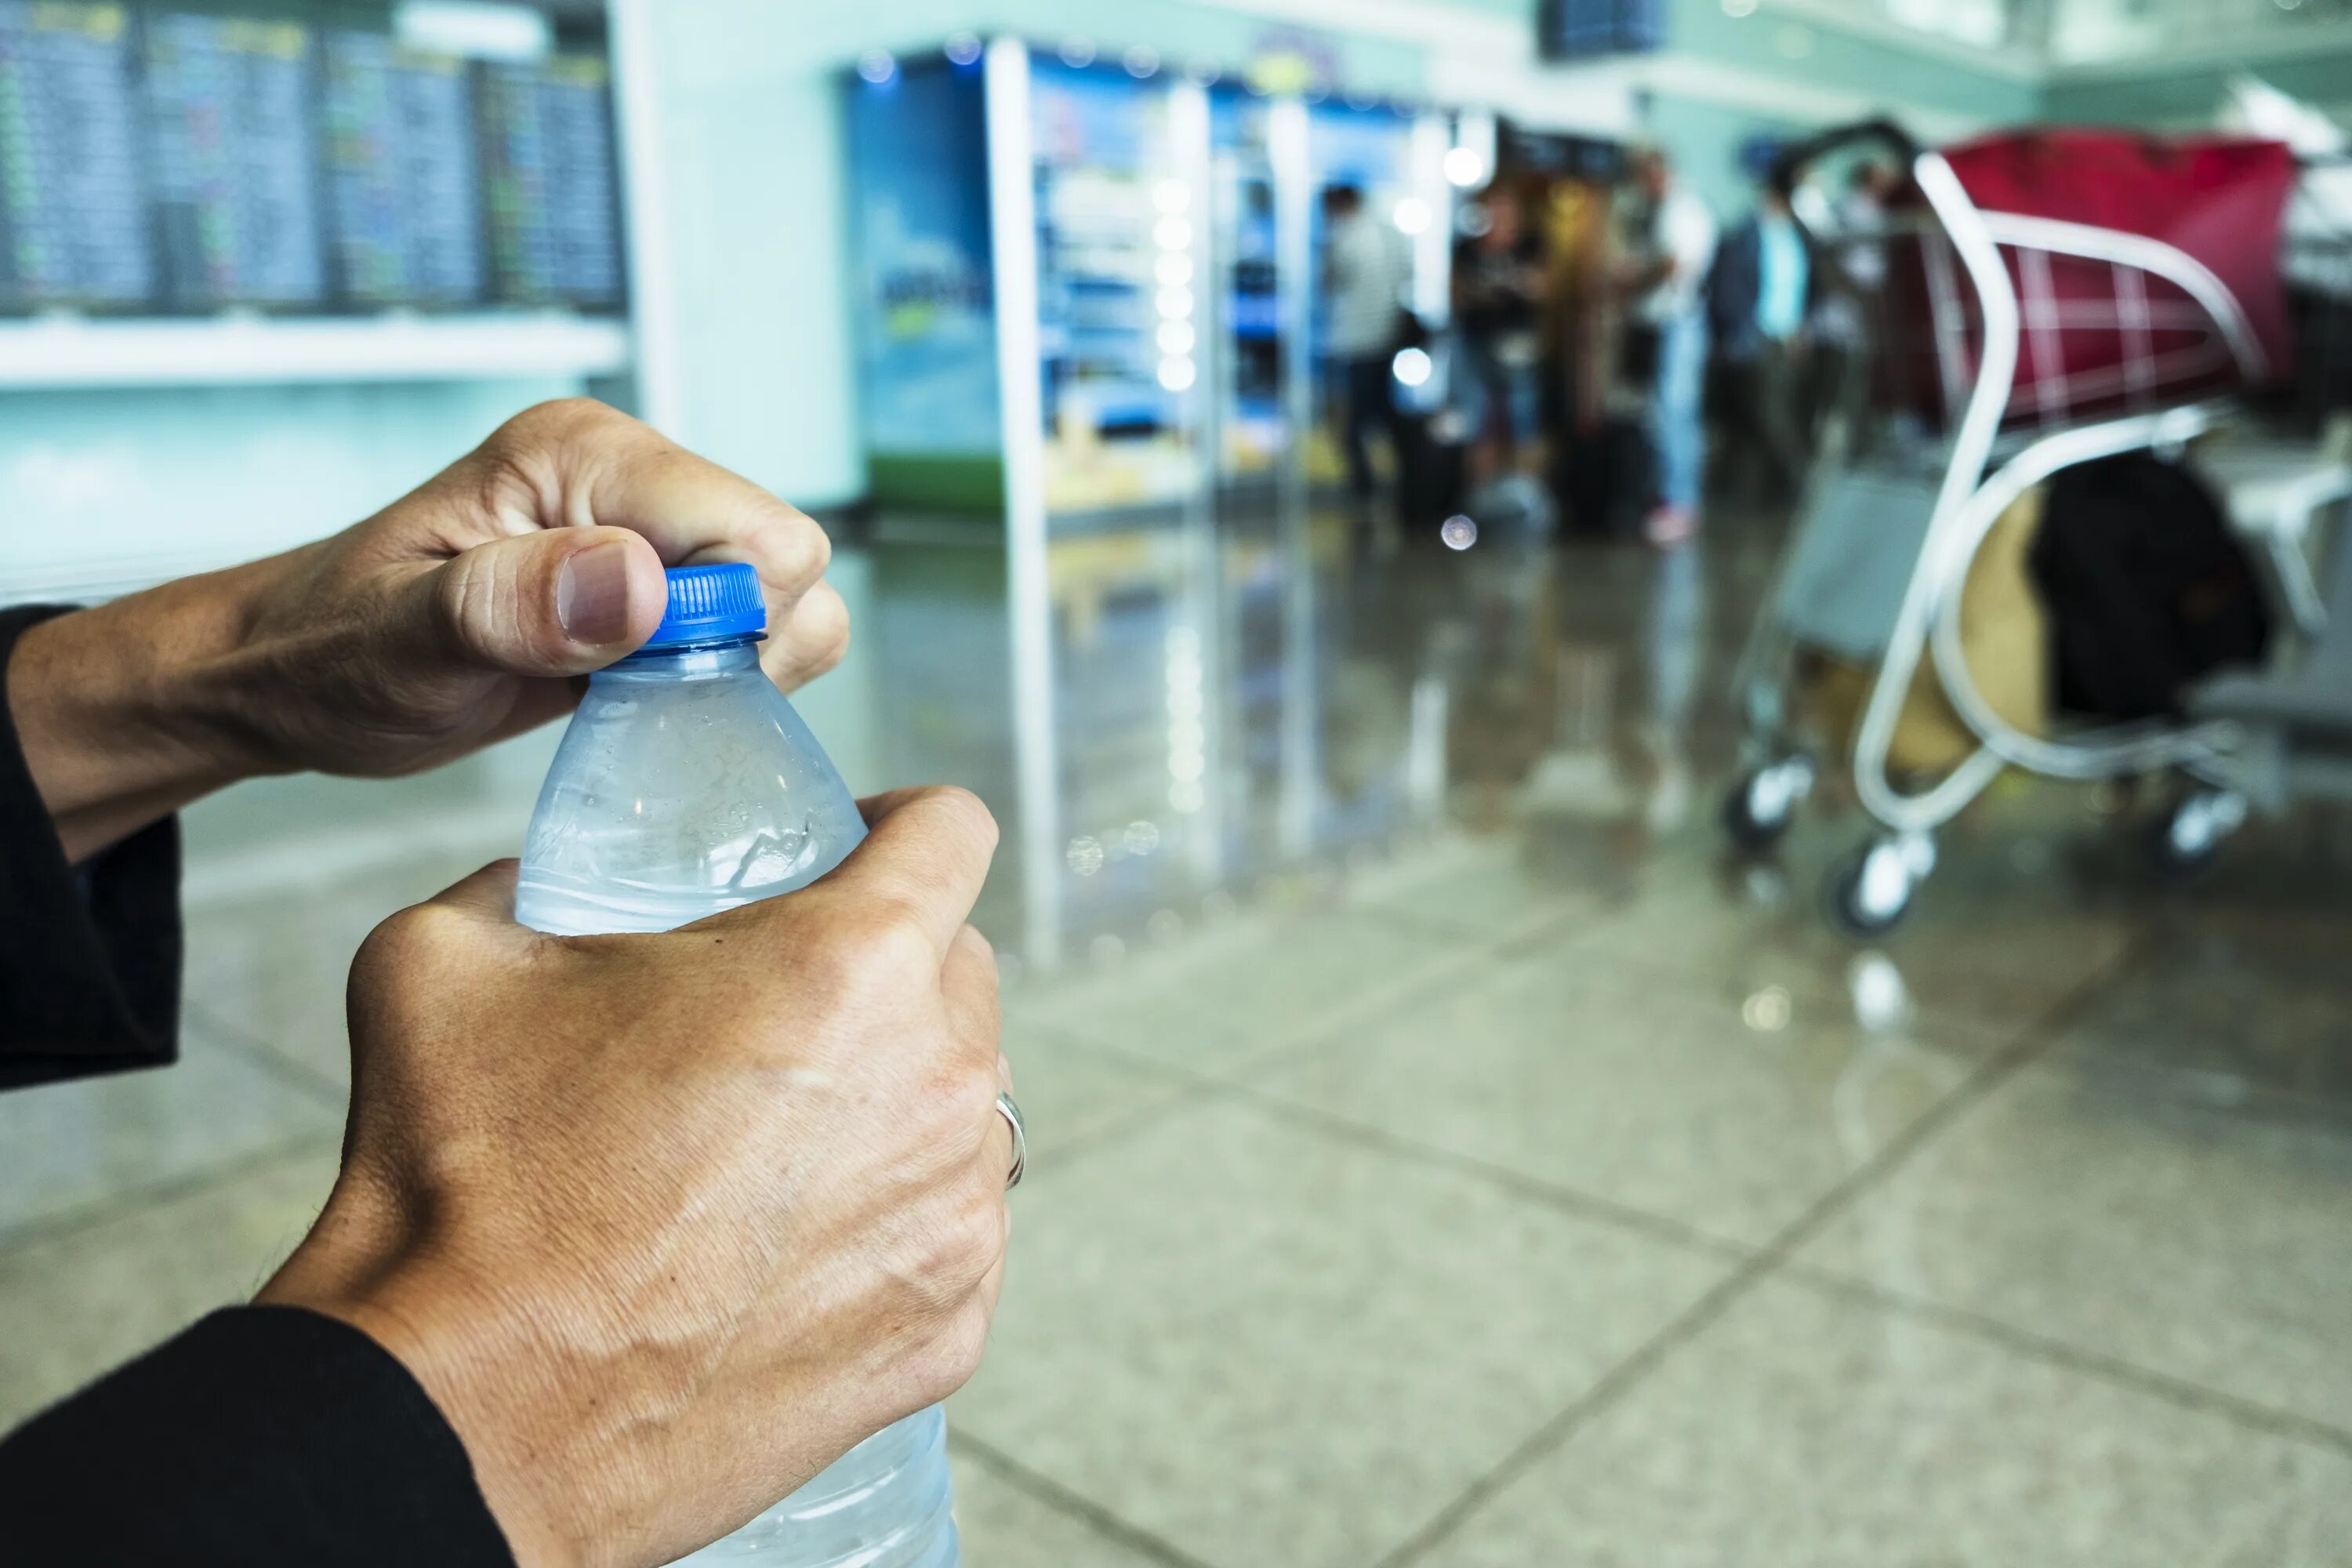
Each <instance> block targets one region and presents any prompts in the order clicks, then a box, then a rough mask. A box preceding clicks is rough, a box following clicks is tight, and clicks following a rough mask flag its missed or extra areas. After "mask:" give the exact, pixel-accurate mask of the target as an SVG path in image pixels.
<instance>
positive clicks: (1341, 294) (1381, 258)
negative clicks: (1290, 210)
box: [1323, 184, 1407, 511]
mask: <svg viewBox="0 0 2352 1568" xmlns="http://www.w3.org/2000/svg"><path fill="white" fill-rule="evenodd" d="M1323 221H1324V224H1325V226H1326V235H1327V238H1326V241H1325V246H1324V252H1323V267H1324V287H1325V289H1326V290H1327V291H1328V292H1327V297H1328V299H1329V300H1330V301H1331V317H1330V332H1331V337H1330V343H1331V347H1330V355H1331V363H1332V365H1333V367H1334V368H1335V369H1336V370H1337V371H1338V373H1339V374H1338V377H1337V379H1338V380H1339V383H1340V385H1339V388H1338V389H1337V390H1338V391H1339V395H1340V400H1341V402H1342V404H1343V405H1344V407H1343V411H1342V414H1341V418H1342V420H1343V424H1342V426H1341V431H1342V435H1343V439H1344V444H1345V446H1346V447H1347V453H1348V489H1349V493H1350V494H1352V495H1353V496H1354V498H1355V500H1356V504H1357V506H1358V507H1359V508H1360V509H1362V510H1366V511H1369V510H1370V507H1371V501H1372V491H1373V479H1372V462H1371V454H1370V451H1369V450H1368V449H1367V447H1366V446H1365V437H1366V436H1368V435H1369V434H1370V431H1371V429H1372V427H1373V426H1379V427H1380V428H1381V431H1382V432H1383V434H1385V435H1386V437H1387V438H1388V442H1389V450H1390V452H1391V454H1393V455H1402V449H1403V442H1402V438H1401V437H1400V434H1399V421H1398V418H1397V410H1396V397H1395V394H1394V389H1393V388H1392V387H1391V385H1390V380H1391V375H1392V374H1393V373H1392V370H1391V366H1392V365H1393V363H1394V362H1395V358H1396V351H1397V344H1398V342H1399V337H1400V334H1399V331H1398V327H1399V323H1400V319H1401V317H1402V312H1403V310H1404V289H1405V284H1406V281H1407V269H1406V258H1405V253H1404V237H1403V236H1402V235H1401V234H1399V233H1398V232H1397V230H1396V229H1395V227H1394V226H1391V225H1389V224H1384V223H1382V222H1381V221H1380V220H1379V219H1378V218H1376V217H1374V216H1371V214H1370V213H1369V212H1367V211H1366V210H1365V205H1364V193H1363V189H1362V187H1360V186H1358V185H1353V184H1337V185H1333V186H1331V187H1329V188H1328V189H1327V190H1326V191H1325V192H1324V193H1323Z"/></svg>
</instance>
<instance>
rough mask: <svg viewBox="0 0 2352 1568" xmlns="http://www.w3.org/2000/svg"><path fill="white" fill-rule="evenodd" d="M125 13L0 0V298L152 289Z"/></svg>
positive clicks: (102, 297)
mask: <svg viewBox="0 0 2352 1568" xmlns="http://www.w3.org/2000/svg"><path fill="white" fill-rule="evenodd" d="M133 65H134V61H133V58H132V49H131V18H130V16H129V14H128V13H127V11H126V10H125V8H124V7H123V6H121V5H66V4H58V3H56V0H44V3H40V4H30V3H27V0H0V310H10V311H18V312H21V311H26V310H40V309H44V308H55V307H87V308H92V309H102V308H106V307H110V306H111V307H116V308H130V307H137V306H142V305H146V304H148V303H149V302H150V301H151V300H152V296H153V294H154V292H155V273H154V266H153V263H152V259H151V249H150V245H149V235H148V227H147V205H146V191H145V188H144V185H143V182H142V174H141V158H140V145H139V112H138V98H137V89H136V86H135V81H136V78H135V74H134V71H133Z"/></svg>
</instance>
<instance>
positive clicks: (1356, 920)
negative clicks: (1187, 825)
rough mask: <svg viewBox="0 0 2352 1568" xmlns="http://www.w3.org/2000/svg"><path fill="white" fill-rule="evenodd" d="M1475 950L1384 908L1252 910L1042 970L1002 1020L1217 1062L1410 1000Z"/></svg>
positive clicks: (1218, 1065) (1187, 1061) (1240, 1059)
mask: <svg viewBox="0 0 2352 1568" xmlns="http://www.w3.org/2000/svg"><path fill="white" fill-rule="evenodd" d="M1474 957H1475V948H1473V947H1470V946H1468V945H1465V938H1462V937H1460V936H1456V935H1453V934H1451V933H1444V932H1433V931H1418V930H1415V929H1414V928H1412V926H1410V925H1407V924H1405V923H1403V922H1401V921H1394V920H1391V919H1390V918H1388V917H1385V916H1381V915H1372V914H1365V913H1360V912H1349V911H1340V912H1322V911H1311V912H1306V913H1296V914H1291V913H1283V914H1275V913H1263V912H1258V911H1251V912H1249V913H1245V914H1242V915H1237V916H1235V917H1234V918H1232V919H1231V920H1229V921H1223V922H1222V923H1220V924H1218V925H1216V926H1214V927H1213V928H1211V929H1209V930H1207V931H1202V932H1201V933H1200V934H1199V935H1197V936H1192V937H1187V938H1184V939H1181V940H1180V941H1177V942H1171V943H1170V944H1169V945H1167V946H1165V947H1157V948H1148V949H1145V950H1143V951H1141V952H1137V953H1135V954H1134V955H1132V956H1131V957H1129V958H1128V959H1126V960H1125V961H1124V962H1121V963H1117V964H1115V965H1111V966H1108V967H1089V968H1087V969H1085V970H1081V971H1079V972H1077V973H1074V974H1071V975H1069V976H1068V977H1066V978H1061V979H1045V980H1041V981H1039V982H1038V983H1037V984H1036V985H1035V986H1034V989H1031V988H1025V987H1024V995H1022V996H1021V997H1020V998H1018V999H1017V1000H1016V1001H1014V1002H1013V1003H1011V1004H1009V1005H1008V1006H1007V1008H1006V1014H1005V1019H1006V1024H1007V1026H1008V1027H1010V1026H1013V1025H1014V1024H1015V1023H1019V1022H1032V1021H1034V1022H1035V1023H1039V1024H1044V1025H1047V1026H1053V1027H1056V1028H1059V1029H1062V1030H1064V1031H1065V1032H1066V1033H1069V1034H1073V1035H1076V1036H1079V1037H1083V1038H1087V1039H1091V1040H1097V1041H1101V1042H1103V1043H1105V1044H1108V1045H1115V1046H1118V1047H1122V1048H1125V1049H1128V1050H1131V1051H1136V1052H1139V1053H1141V1054H1143V1055H1145V1056H1151V1057H1158V1058H1161V1059H1163V1060H1166V1061H1168V1062H1171V1063H1172V1064H1174V1065H1176V1066H1179V1067H1182V1068H1192V1069H1195V1070H1200V1071H1212V1072H1213V1071H1218V1070H1222V1069H1225V1068H1234V1067H1238V1066H1240V1065H1242V1064H1244V1063H1246V1062H1248V1061H1250V1060H1251V1059H1253V1058H1256V1057H1258V1056H1261V1055H1263V1054H1264V1053H1265V1052H1266V1051H1268V1050H1270V1049H1275V1048H1278V1047H1283V1046H1286V1045H1288V1044H1291V1043H1293V1042H1295V1041H1297V1040H1298V1039H1299V1038H1301V1037H1306V1036H1308V1035H1311V1034H1312V1033H1314V1032H1315V1031H1317V1030H1318V1029H1321V1028H1325V1027H1332V1026H1339V1025H1340V1024H1342V1023H1344V1022H1346V1021H1348V1020H1350V1019H1353V1018H1359V1017H1364V1016H1371V1015H1373V1014H1376V1013H1378V1012H1379V1011H1381V1010H1383V1009H1385V1008H1387V1007H1389V1006H1391V1005H1404V1004H1407V1003H1409V1002H1410V1001H1411V1000H1412V999H1413V998H1414V997H1415V996H1417V995H1418V994H1421V993H1422V991H1423V989H1424V987H1426V986H1428V985H1431V984H1437V983H1438V977H1440V976H1442V975H1444V974H1445V973H1448V972H1449V971H1451V970H1452V969H1454V968H1458V967H1459V966H1460V965H1461V964H1462V963H1464V962H1465V961H1466V960H1468V959H1471V958H1474Z"/></svg>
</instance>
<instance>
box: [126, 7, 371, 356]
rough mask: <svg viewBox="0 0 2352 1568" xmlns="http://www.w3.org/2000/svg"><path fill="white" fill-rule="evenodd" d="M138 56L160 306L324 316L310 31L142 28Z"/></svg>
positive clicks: (171, 22)
mask: <svg viewBox="0 0 2352 1568" xmlns="http://www.w3.org/2000/svg"><path fill="white" fill-rule="evenodd" d="M145 56H146V59H145V65H146V81H145V95H146V101H147V119H148V126H149V132H150V146H151V148H152V165H151V168H152V182H153V193H154V198H155V205H156V218H157V222H158V226H159V229H160V233H161V237H162V242H163V275H164V286H165V292H166V294H167V296H168V298H169V300H170V302H171V303H172V304H173V306H174V307H176V308H179V309H182V310H214V309H217V308H219V307H221V306H225V305H259V306H276V307H297V308H299V307H306V306H318V305H322V304H324V303H325V302H326V300H327V258H326V237H325V230H324V226H323V225H322V223H321V221H320V195H319V187H320V180H319V169H318V154H317V145H318V143H317V139H316V137H315V135H314V134H313V132H312V129H311V127H312V123H313V121H312V114H311V100H312V83H311V75H312V69H313V63H312V59H311V49H310V29H309V28H308V27H306V26H303V25H302V24H300V23H299V22H284V21H267V22H264V21H244V20H238V19H235V18H228V17H220V16H187V15H169V14H164V15H152V16H149V17H148V18H147V21H146V26H145Z"/></svg>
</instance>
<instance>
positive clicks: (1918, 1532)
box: [1420, 1282, 2352, 1568]
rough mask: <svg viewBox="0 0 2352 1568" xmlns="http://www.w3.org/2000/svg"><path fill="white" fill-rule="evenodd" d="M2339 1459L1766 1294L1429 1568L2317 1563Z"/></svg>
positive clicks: (1702, 1338)
mask: <svg viewBox="0 0 2352 1568" xmlns="http://www.w3.org/2000/svg"><path fill="white" fill-rule="evenodd" d="M2347 1539H2352V1457H2348V1456H2347V1453H2346V1452H2345V1451H2343V1450H2340V1449H2336V1448H2330V1447H2312V1446H2306V1445H2305V1444H2302V1443H2299V1442H2296V1441H2294V1440H2293V1439H2289V1438H2284V1437H2280V1436H2273V1435H2272V1434H2270V1433H2267V1432H2263V1431H2257V1430H2250V1429H2248V1428H2245V1427H2242V1426H2236V1425H2233V1424H2232V1423H2231V1422H2229V1421H2227V1420H2225V1419H2222V1418H2221V1417H2219V1416H2217V1415H2210V1414H2208V1413H2206V1412H2203V1411H2201V1410H2197V1409H2191V1408H2184V1407H2183V1406H2181V1405H2177V1404H2174V1403H2171V1402H2169V1401H2167V1400H2164V1399H2161V1398H2158V1397H2155V1396H2152V1395H2150V1394H2145V1393H2141V1392H2139V1391H2137V1390H2135V1389H2131V1388H2127V1387H2120V1386H2117V1385H2116V1384H2111V1383H2108V1382H2105V1381H2102V1380H2099V1379H2095V1378H2092V1377H2089V1376H2085V1375H2084V1374H2082V1373H2076V1372H2073V1371H2070V1370H2066V1369H2064V1368H2061V1367H2055V1366H2053V1365H2051V1364H2049V1363H2044V1362H2040V1361H2033V1360H2028V1359H2025V1358H2022V1357H2019V1356H2016V1355H2012V1354H2011V1353H2009V1352H2006V1351H2003V1350H2000V1349H1997V1348H1995V1347H1993V1346H1990V1345H1988V1344H1986V1343H1985V1342H1981V1341H1979V1340H1977V1339H1975V1338H1973V1337H1969V1336H1964V1335H1959V1334H1955V1333H1950V1332H1948V1331H1944V1330H1941V1329H1937V1328H1934V1327H1930V1326H1927V1325H1926V1324H1923V1323H1920V1322H1918V1321H1913V1320H1907V1319H1905V1318H1901V1317H1897V1316H1893V1315H1888V1314H1885V1313H1882V1312H1879V1311H1876V1310H1871V1309H1868V1308H1865V1307H1862V1306H1859V1305H1855V1304H1853V1303H1851V1302H1848V1301H1846V1300H1838V1299H1833V1298H1831V1297H1829V1296H1826V1295H1822V1294H1817V1293H1815V1292H1813V1291H1811V1290H1809V1289H1803V1288H1801V1287H1798V1286H1794V1285H1785V1284H1780V1283H1777V1282H1771V1283H1767V1284H1765V1285H1764V1286H1762V1287H1760V1288H1759V1289H1757V1290H1756V1291H1755V1292H1754V1293H1752V1294H1751V1295H1748V1296H1747V1297H1745V1298H1744V1299H1742V1300H1740V1301H1738V1303H1737V1304H1735V1305H1734V1307H1733V1308H1732V1310H1731V1311H1730V1312H1729V1314H1728V1315H1727V1317H1726V1318H1724V1319H1723V1320H1722V1321H1718V1322H1717V1323H1715V1324H1714V1325H1712V1326H1710V1327H1708V1328H1707V1329H1706V1330H1705V1331H1702V1332H1701V1333H1700V1335H1699V1336H1698V1337H1697V1338H1696V1340H1695V1341H1694V1342H1692V1343H1690V1344H1688V1345H1686V1346H1684V1347H1682V1348H1680V1349H1679V1350H1678V1351H1676V1352H1675V1354H1674V1355H1673V1356H1671V1357H1670V1358H1668V1359H1667V1360H1666V1361H1665V1362H1664V1364H1662V1365H1661V1366H1660V1368H1659V1369H1658V1371H1657V1372H1656V1373H1654V1374H1653V1375H1652V1376H1651V1377H1650V1378H1649V1379H1648V1380H1646V1381H1645V1382H1644V1383H1643V1384H1641V1385H1640V1386H1638V1387H1636V1388H1634V1389H1633V1391H1632V1392H1631V1393H1629V1394H1627V1395H1626V1396H1625V1397H1624V1398H1623V1399H1622V1400H1621V1401H1619V1402H1617V1403H1615V1404H1613V1405H1611V1406H1610V1407H1609V1408H1607V1409H1606V1410H1604V1411H1602V1412H1601V1413H1600V1414H1598V1415H1597V1416H1596V1417H1595V1418H1594V1420H1593V1422H1592V1424H1591V1426H1589V1427H1587V1428H1586V1429H1584V1430H1583V1431H1581V1432H1579V1433H1577V1434H1576V1435H1575V1436H1572V1437H1571V1438H1570V1440H1569V1441H1568V1442H1567V1443H1566V1444H1565V1445H1564V1446H1562V1447H1559V1449H1558V1450H1556V1451H1555V1452H1553V1453H1552V1454H1550V1455H1549V1457H1547V1458H1543V1459H1541V1460H1539V1461H1538V1463H1536V1464H1535V1465H1534V1466H1533V1467H1532V1468H1529V1469H1528V1470H1527V1471H1526V1472H1525V1473H1524V1474H1522V1475H1520V1476H1518V1477H1517V1479H1515V1480H1513V1481H1512V1482H1511V1483H1510V1484H1509V1485H1508V1486H1507V1487H1506V1488H1505V1489H1503V1490H1502V1491H1501V1492H1500V1493H1498V1494H1497V1495H1496V1496H1495V1497H1494V1498H1492V1499H1491V1500H1488V1501H1487V1503H1486V1505H1485V1506H1484V1507H1483V1508H1481V1509H1479V1510H1477V1511H1476V1512H1475V1513H1473V1514H1472V1515H1471V1516H1470V1517H1469V1519H1468V1520H1467V1521H1465V1523H1464V1524H1463V1526H1462V1528H1461V1529H1460V1531H1458V1533H1456V1534H1454V1535H1453V1536H1451V1537H1449V1538H1448V1539H1446V1540H1444V1542H1441V1543H1440V1544H1439V1545H1438V1547H1437V1549H1436V1550H1435V1551H1434V1552H1431V1553H1430V1554H1429V1555H1428V1556H1426V1557H1424V1558H1423V1559H1421V1560H1420V1562H1421V1563H1423V1564H1426V1565H1427V1568H1533V1565H1537V1564H1546V1565H1549V1564H1578V1565H1596V1568H1597V1565H1601V1564H1612V1565H1619V1568H1635V1565H1637V1564H1638V1565H1639V1568H1731V1565H1734V1564H1737V1565H1738V1568H1894V1565H1901V1568H2017V1565H2018V1564H2021V1563H2049V1564H2060V1563H2064V1564H2084V1565H2096V1568H2223V1565H2228V1568H2332V1565H2334V1564H2338V1563H2342V1562H2343V1561H2344V1555H2343V1550H2344V1542H2345V1541H2346V1540H2347Z"/></svg>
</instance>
